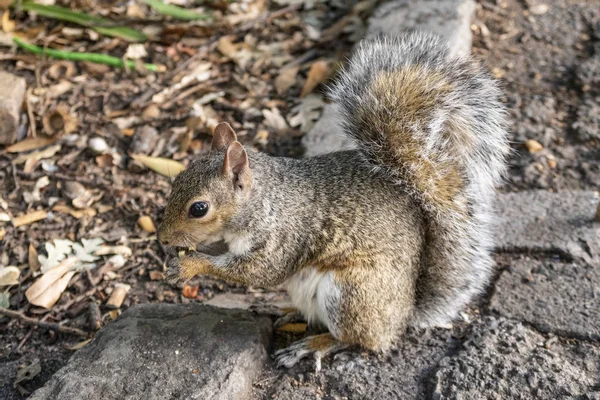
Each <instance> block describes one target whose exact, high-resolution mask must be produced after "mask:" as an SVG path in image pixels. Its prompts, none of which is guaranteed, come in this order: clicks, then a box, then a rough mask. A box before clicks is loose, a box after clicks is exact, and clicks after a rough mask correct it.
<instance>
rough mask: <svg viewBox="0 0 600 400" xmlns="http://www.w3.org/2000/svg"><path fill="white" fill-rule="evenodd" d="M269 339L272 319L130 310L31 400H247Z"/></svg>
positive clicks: (187, 308) (192, 309)
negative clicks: (245, 399) (141, 399)
mask: <svg viewBox="0 0 600 400" xmlns="http://www.w3.org/2000/svg"><path fill="white" fill-rule="evenodd" d="M271 336H272V325H271V321H270V320H269V319H268V318H265V317H257V316H254V315H252V314H250V313H248V312H246V311H240V310H226V309H221V308H214V307H209V306H204V305H200V304H185V305H173V304H144V305H138V306H134V307H132V308H130V309H129V310H127V311H126V312H125V313H123V315H122V316H121V317H120V318H119V319H118V320H116V321H115V322H112V323H111V324H108V325H107V326H106V327H105V328H104V329H102V330H101V331H99V332H98V333H97V334H96V336H95V338H94V340H93V341H92V342H90V343H89V344H88V345H86V346H85V347H84V348H82V349H81V350H79V351H78V352H77V353H75V355H73V357H72V358H71V360H70V361H69V363H68V364H67V365H66V366H65V367H64V368H62V369H60V370H59V371H58V372H57V373H56V374H55V375H54V376H53V377H52V379H51V380H50V381H49V382H47V383H46V385H45V386H43V387H42V388H41V389H39V390H37V391H35V392H34V393H33V394H32V396H31V397H30V399H31V400H42V399H48V400H49V399H81V400H86V399H90V400H91V399H98V398H102V399H106V400H112V399H115V400H116V399H138V398H143V399H145V400H152V399H157V400H158V399H173V398H180V399H244V398H248V397H250V396H251V393H252V382H253V381H254V379H255V378H256V377H257V376H258V375H259V374H260V372H261V370H262V368H263V366H264V364H265V361H266V360H267V357H268V356H267V348H268V347H269V343H270V340H271Z"/></svg>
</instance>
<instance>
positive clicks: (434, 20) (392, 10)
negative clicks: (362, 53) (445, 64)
mask: <svg viewBox="0 0 600 400" xmlns="http://www.w3.org/2000/svg"><path fill="white" fill-rule="evenodd" d="M474 11H475V2H474V1H473V0H393V1H387V2H383V4H381V6H379V7H378V8H377V10H375V12H374V13H373V15H372V16H371V18H370V19H369V29H368V33H367V37H374V36H377V35H386V36H397V35H401V34H402V33H404V32H406V31H413V30H418V31H425V32H433V33H436V34H438V35H440V36H441V37H443V38H444V39H446V40H447V41H448V42H449V43H450V45H451V54H452V55H457V56H458V55H467V54H469V53H470V52H471V40H472V37H471V17H472V16H473V12H474Z"/></svg>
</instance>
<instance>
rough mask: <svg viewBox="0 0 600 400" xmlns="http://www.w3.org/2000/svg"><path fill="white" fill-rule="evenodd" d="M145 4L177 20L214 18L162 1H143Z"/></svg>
mask: <svg viewBox="0 0 600 400" xmlns="http://www.w3.org/2000/svg"><path fill="white" fill-rule="evenodd" d="M142 1H143V2H144V3H146V4H148V5H149V6H150V7H152V8H153V9H154V10H155V11H156V12H158V13H160V14H163V15H168V16H169V17H173V18H176V19H183V20H187V21H193V20H210V19H212V18H213V17H212V16H211V15H209V14H200V13H197V12H195V11H192V10H186V9H185V8H182V7H178V6H175V5H172V4H166V3H163V2H162V1H161V0H142Z"/></svg>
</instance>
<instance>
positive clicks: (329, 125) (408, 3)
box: [302, 0, 475, 157]
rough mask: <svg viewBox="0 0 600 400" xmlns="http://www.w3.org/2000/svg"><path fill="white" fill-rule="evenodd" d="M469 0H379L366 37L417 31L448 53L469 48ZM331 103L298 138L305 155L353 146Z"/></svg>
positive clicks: (472, 10)
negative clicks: (446, 46)
mask: <svg viewBox="0 0 600 400" xmlns="http://www.w3.org/2000/svg"><path fill="white" fill-rule="evenodd" d="M474 10H475V3H474V1H473V0H394V1H387V2H383V3H382V4H381V5H380V6H379V7H378V8H377V9H376V10H375V11H374V12H373V15H372V16H371V18H370V19H369V26H368V30H367V37H374V36H377V35H384V36H398V35H400V34H402V33H404V32H408V31H413V30H419V31H425V32H434V33H437V34H439V35H441V36H442V37H443V38H444V39H446V40H448V42H449V43H450V44H451V51H452V54H456V55H459V54H468V53H469V52H470V51H471V28H470V24H471V17H472V15H473V12H474ZM337 121H339V115H338V114H337V112H336V111H335V106H334V105H327V106H325V108H324V109H323V114H322V116H321V118H320V119H319V121H317V123H316V124H315V126H314V127H313V129H312V130H311V131H310V132H309V133H308V134H306V135H305V136H304V137H303V138H302V144H303V145H304V147H305V149H306V152H305V156H308V157H310V156H315V155H319V154H326V153H331V152H334V151H340V150H348V149H352V148H354V147H355V146H354V144H353V143H352V141H351V140H349V139H348V138H347V137H345V135H344V134H343V132H342V130H341V129H340V127H339V125H338V123H337Z"/></svg>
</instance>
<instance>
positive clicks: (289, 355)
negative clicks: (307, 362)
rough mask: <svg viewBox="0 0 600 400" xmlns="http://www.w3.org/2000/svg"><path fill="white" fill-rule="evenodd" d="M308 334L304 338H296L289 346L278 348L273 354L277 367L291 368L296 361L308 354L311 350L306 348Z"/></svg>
mask: <svg viewBox="0 0 600 400" xmlns="http://www.w3.org/2000/svg"><path fill="white" fill-rule="evenodd" d="M311 338H312V336H309V337H307V338H305V339H302V340H298V341H297V342H294V343H292V344H291V345H290V346H288V347H286V348H284V349H281V350H278V351H276V352H275V354H274V355H273V356H274V357H275V363H276V364H277V366H278V367H286V368H291V367H293V366H294V365H296V364H298V361H300V360H302V359H303V358H305V357H307V356H309V355H310V354H311V353H312V352H313V351H312V350H310V349H309V348H308V342H309V339H311Z"/></svg>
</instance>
